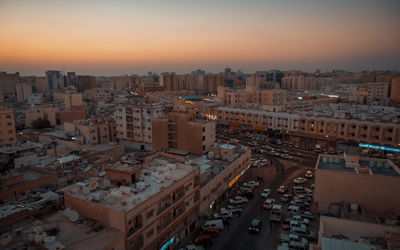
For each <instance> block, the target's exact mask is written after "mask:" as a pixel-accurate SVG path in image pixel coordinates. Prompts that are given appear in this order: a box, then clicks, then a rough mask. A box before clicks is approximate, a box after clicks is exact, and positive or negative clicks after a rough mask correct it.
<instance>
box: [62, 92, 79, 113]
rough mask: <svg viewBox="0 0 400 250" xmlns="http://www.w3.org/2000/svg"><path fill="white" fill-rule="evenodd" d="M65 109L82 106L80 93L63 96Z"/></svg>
mask: <svg viewBox="0 0 400 250" xmlns="http://www.w3.org/2000/svg"><path fill="white" fill-rule="evenodd" d="M64 103H65V109H72V108H74V107H81V106H82V105H83V100H82V93H75V94H70V93H68V94H65V95H64Z"/></svg>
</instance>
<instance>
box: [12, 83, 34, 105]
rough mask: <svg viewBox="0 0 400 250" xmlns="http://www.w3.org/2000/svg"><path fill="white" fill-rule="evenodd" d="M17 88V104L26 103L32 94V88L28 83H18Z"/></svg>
mask: <svg viewBox="0 0 400 250" xmlns="http://www.w3.org/2000/svg"><path fill="white" fill-rule="evenodd" d="M15 88H16V92H17V102H24V101H26V100H27V99H28V96H29V95H30V94H31V93H32V86H31V85H30V84H27V83H17V84H16V85H15Z"/></svg>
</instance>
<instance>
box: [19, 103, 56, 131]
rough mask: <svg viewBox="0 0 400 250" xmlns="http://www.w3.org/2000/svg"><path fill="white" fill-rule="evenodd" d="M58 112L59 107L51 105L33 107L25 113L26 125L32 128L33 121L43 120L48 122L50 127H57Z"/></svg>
mask: <svg viewBox="0 0 400 250" xmlns="http://www.w3.org/2000/svg"><path fill="white" fill-rule="evenodd" d="M58 110H59V108H58V107H54V106H50V105H45V106H34V107H31V108H30V109H29V110H26V111H25V125H26V126H27V127H30V126H31V125H32V122H33V121H35V120H37V119H39V118H42V119H45V120H48V121H49V122H50V126H56V125H57V112H58Z"/></svg>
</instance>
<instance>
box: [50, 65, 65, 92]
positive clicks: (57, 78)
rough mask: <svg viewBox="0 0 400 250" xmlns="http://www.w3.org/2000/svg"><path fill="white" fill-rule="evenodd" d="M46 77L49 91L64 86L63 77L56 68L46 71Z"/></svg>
mask: <svg viewBox="0 0 400 250" xmlns="http://www.w3.org/2000/svg"><path fill="white" fill-rule="evenodd" d="M46 79H47V86H48V90H49V91H52V90H55V89H60V88H64V77H63V74H62V72H61V71H58V70H48V71H46Z"/></svg>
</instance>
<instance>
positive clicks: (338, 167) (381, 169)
mask: <svg viewBox="0 0 400 250" xmlns="http://www.w3.org/2000/svg"><path fill="white" fill-rule="evenodd" d="M355 158H356V160H355V162H354V161H353V160H351V159H353V155H349V156H348V160H347V162H345V158H344V156H337V155H328V154H320V156H319V160H318V162H317V168H318V169H323V170H331V171H338V172H347V173H358V174H361V173H362V174H369V175H379V176H388V177H400V169H399V168H398V167H397V166H396V165H395V164H394V163H393V162H392V161H390V160H388V159H381V158H366V157H355ZM349 159H350V160H351V162H350V160H349Z"/></svg>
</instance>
